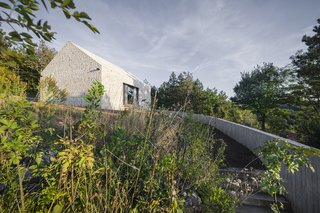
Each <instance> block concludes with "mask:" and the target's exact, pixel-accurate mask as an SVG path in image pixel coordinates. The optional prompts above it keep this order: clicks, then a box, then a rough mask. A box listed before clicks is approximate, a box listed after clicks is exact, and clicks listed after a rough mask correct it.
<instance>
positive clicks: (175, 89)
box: [152, 72, 256, 126]
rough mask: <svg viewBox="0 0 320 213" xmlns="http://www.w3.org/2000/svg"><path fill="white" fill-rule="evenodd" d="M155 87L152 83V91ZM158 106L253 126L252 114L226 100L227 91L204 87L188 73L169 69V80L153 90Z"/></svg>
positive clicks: (253, 118) (253, 117) (254, 122)
mask: <svg viewBox="0 0 320 213" xmlns="http://www.w3.org/2000/svg"><path fill="white" fill-rule="evenodd" d="M156 90H157V89H156V88H154V87H153V89H152V91H153V94H154V93H155V91H156ZM157 92H158V95H157V98H158V102H157V106H158V107H164V108H167V109H170V110H181V107H183V109H184V110H186V111H190V112H193V113H197V114H205V115H212V116H215V117H218V118H223V119H227V120H231V121H233V122H237V123H242V124H245V125H249V126H256V125H255V124H256V118H255V116H254V115H253V114H252V113H251V112H249V111H248V110H241V109H240V108H239V107H238V105H237V104H235V103H233V102H231V101H229V100H228V97H227V95H226V94H225V93H224V92H222V91H220V92H219V91H218V90H217V89H215V88H213V89H210V88H206V89H205V88H204V87H203V85H202V83H201V81H200V80H199V79H196V80H194V79H193V76H192V74H191V73H188V72H183V73H180V74H179V75H178V77H177V75H176V74H175V73H174V72H173V73H171V75H170V77H169V81H167V82H164V83H163V84H161V86H160V87H159V89H158V90H157Z"/></svg>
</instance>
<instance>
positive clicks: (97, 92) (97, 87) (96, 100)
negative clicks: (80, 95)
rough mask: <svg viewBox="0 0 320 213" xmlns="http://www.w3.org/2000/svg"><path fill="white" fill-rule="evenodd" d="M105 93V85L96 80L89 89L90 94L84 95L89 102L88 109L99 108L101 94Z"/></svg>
mask: <svg viewBox="0 0 320 213" xmlns="http://www.w3.org/2000/svg"><path fill="white" fill-rule="evenodd" d="M103 93H104V86H103V85H102V84H101V83H100V82H99V81H95V82H93V84H92V85H91V87H90V88H89V90H88V94H86V95H85V96H84V100H85V101H86V102H87V107H86V109H87V111H91V110H94V109H97V108H98V107H99V106H100V102H101V96H102V95H103Z"/></svg>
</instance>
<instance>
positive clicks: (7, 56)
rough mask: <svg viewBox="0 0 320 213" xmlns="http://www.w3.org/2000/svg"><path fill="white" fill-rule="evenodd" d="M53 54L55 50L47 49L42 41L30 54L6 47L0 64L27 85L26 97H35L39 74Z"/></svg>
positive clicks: (0, 58) (22, 49)
mask: <svg viewBox="0 0 320 213" xmlns="http://www.w3.org/2000/svg"><path fill="white" fill-rule="evenodd" d="M55 54H56V50H55V49H53V48H49V47H48V46H47V45H46V43H45V42H44V41H41V42H40V43H39V44H38V45H37V46H36V48H35V52H34V53H32V54H28V53H27V51H26V50H25V48H10V47H8V48H7V49H6V50H5V51H3V52H2V54H1V55H0V64H1V65H2V66H4V67H7V68H8V69H9V70H11V71H13V72H14V73H16V74H17V75H19V76H20V78H21V80H22V81H23V82H25V83H27V93H28V96H35V95H36V94H37V92H38V85H39V80H40V74H41V72H42V70H43V69H44V68H45V67H46V66H47V65H48V63H49V62H50V61H51V60H52V59H53V57H54V56H55Z"/></svg>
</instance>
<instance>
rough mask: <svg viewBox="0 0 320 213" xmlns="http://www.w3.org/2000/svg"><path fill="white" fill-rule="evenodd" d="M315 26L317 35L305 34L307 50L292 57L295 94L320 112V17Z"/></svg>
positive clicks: (314, 30) (302, 101)
mask: <svg viewBox="0 0 320 213" xmlns="http://www.w3.org/2000/svg"><path fill="white" fill-rule="evenodd" d="M317 21H318V25H317V26H315V27H314V28H313V32H315V35H313V36H307V35H304V36H303V38H302V42H304V43H305V45H306V46H307V47H308V49H307V51H305V52H303V51H302V50H300V51H298V52H297V53H296V54H295V55H294V56H292V57H291V59H292V64H293V65H294V73H295V75H296V78H297V84H295V85H294V86H295V87H294V88H293V92H294V94H295V95H297V96H298V97H300V99H299V100H300V101H301V104H302V105H305V106H311V107H312V108H313V110H314V111H315V112H316V113H318V114H319V113H320V19H318V20H317Z"/></svg>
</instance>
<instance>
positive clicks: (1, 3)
mask: <svg viewBox="0 0 320 213" xmlns="http://www.w3.org/2000/svg"><path fill="white" fill-rule="evenodd" d="M0 7H3V8H6V9H9V10H11V7H10V5H8V4H6V3H4V2H0Z"/></svg>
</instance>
